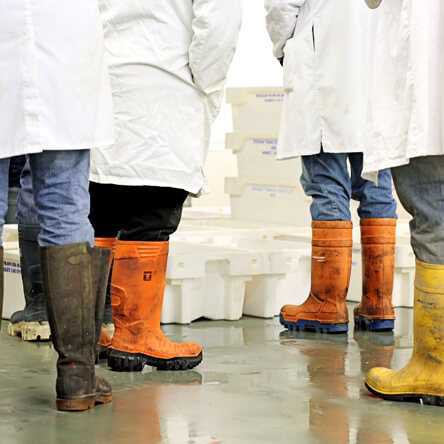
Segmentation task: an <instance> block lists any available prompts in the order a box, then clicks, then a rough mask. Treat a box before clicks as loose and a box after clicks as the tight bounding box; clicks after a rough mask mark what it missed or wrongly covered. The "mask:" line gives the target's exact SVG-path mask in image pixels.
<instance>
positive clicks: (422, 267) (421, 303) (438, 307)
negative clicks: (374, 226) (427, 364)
mask: <svg viewBox="0 0 444 444" xmlns="http://www.w3.org/2000/svg"><path fill="white" fill-rule="evenodd" d="M414 310H415V313H414V339H415V343H414V353H415V354H417V355H419V356H423V357H425V358H426V359H427V360H428V361H431V362H434V363H435V364H439V365H440V366H442V365H443V363H444V265H433V264H426V263H424V262H421V261H419V260H418V261H417V262H416V278H415V305H414Z"/></svg>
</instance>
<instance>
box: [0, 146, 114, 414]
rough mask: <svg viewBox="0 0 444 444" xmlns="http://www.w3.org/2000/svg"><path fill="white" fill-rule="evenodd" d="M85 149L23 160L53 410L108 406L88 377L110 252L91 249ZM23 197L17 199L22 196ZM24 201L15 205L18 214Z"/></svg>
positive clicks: (1, 172) (4, 168) (0, 190)
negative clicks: (51, 365)
mask: <svg viewBox="0 0 444 444" xmlns="http://www.w3.org/2000/svg"><path fill="white" fill-rule="evenodd" d="M89 156H90V153H89V151H88V150H77V151H47V152H43V153H40V154H33V155H29V156H28V159H27V160H28V165H29V173H30V176H29V178H30V179H31V182H32V190H33V193H32V197H33V199H32V204H33V206H35V209H36V213H35V214H36V216H37V217H36V219H37V220H34V222H38V224H39V230H38V243H39V245H40V250H39V254H40V263H41V272H40V275H41V284H42V287H43V289H44V293H45V295H46V302H47V311H48V319H49V323H50V326H51V332H52V339H53V343H54V346H55V348H56V350H57V352H58V354H59V359H58V362H57V384H56V391H57V405H58V408H59V409H61V410H68V411H70V410H86V409H88V408H92V407H94V406H95V405H96V404H100V403H106V402H110V401H111V399H112V394H111V387H110V386H109V384H108V383H107V382H106V381H105V380H103V379H101V378H96V376H95V371H94V364H95V350H96V344H97V340H98V328H97V326H98V325H100V324H101V317H102V316H103V308H104V298H105V293H106V283H107V275H108V273H109V266H110V255H111V254H110V252H107V251H104V250H100V249H92V246H93V244H94V239H93V230H92V227H91V224H90V223H89V219H88V214H89V205H90V200H89V194H88V175H89V162H90V157H89ZM8 170H9V160H7V159H4V160H1V161H0V225H1V227H0V228H3V224H4V215H5V214H6V210H7V190H8V187H7V180H8ZM22 197H23V196H22ZM24 204H25V202H24V201H23V200H22V199H19V206H20V205H21V206H20V207H19V210H18V212H19V213H23V212H24V211H25V208H24V207H23V205H24Z"/></svg>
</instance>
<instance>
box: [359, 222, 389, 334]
mask: <svg viewBox="0 0 444 444" xmlns="http://www.w3.org/2000/svg"><path fill="white" fill-rule="evenodd" d="M361 244H362V302H361V304H360V305H359V306H358V307H356V309H355V312H354V318H355V328H356V329H357V330H369V331H391V330H393V328H394V327H395V310H394V309H393V305H392V294H393V279H394V274H395V246H396V219H363V220H362V221H361Z"/></svg>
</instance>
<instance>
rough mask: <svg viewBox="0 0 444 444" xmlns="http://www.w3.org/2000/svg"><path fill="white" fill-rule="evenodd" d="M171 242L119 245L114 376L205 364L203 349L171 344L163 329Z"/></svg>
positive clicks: (110, 362)
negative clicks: (143, 370) (115, 372)
mask: <svg viewBox="0 0 444 444" xmlns="http://www.w3.org/2000/svg"><path fill="white" fill-rule="evenodd" d="M167 259H168V242H125V241H119V240H118V241H117V242H116V247H115V253H114V266H113V277H112V305H113V316H114V324H115V327H116V332H115V334H114V337H113V340H112V344H111V351H110V355H109V358H108V365H109V366H110V367H111V368H112V369H113V370H116V371H141V370H142V369H143V367H144V366H145V365H150V366H153V367H157V368H158V369H160V370H188V369H191V368H193V367H196V366H197V365H199V364H200V362H201V361H202V347H201V346H200V345H199V344H194V343H183V344H180V343H175V342H172V341H170V340H169V339H168V338H167V337H166V336H165V335H164V334H163V332H162V330H161V328H160V316H161V312H162V305H163V298H164V290H165V284H166V266H167Z"/></svg>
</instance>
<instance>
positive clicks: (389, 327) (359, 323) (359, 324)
mask: <svg viewBox="0 0 444 444" xmlns="http://www.w3.org/2000/svg"><path fill="white" fill-rule="evenodd" d="M394 328H395V321H394V319H367V318H364V317H363V316H357V317H355V330H360V331H393V330H394Z"/></svg>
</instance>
